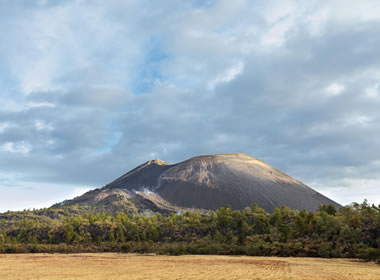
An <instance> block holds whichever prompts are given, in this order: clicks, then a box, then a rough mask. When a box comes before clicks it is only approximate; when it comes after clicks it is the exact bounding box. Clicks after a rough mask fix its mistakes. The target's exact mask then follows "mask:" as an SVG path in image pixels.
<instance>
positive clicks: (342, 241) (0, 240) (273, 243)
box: [0, 200, 380, 263]
mask: <svg viewBox="0 0 380 280" xmlns="http://www.w3.org/2000/svg"><path fill="white" fill-rule="evenodd" d="M40 252H46V253H76V252H120V253H156V254H168V255H182V254H223V255H249V256H297V257H323V258H361V259H363V260H367V261H376V262H378V263H380V205H378V206H375V205H373V204H372V205H370V204H369V203H368V202H367V201H366V200H365V201H364V202H363V203H361V204H359V203H352V204H350V205H349V206H345V207H342V208H340V209H339V210H336V209H335V208H334V207H333V206H325V205H321V206H320V207H319V209H318V210H317V211H315V212H307V211H305V210H303V211H294V210H291V209H289V208H288V207H286V206H283V207H281V208H277V209H275V211H274V212H273V213H266V212H265V211H264V210H263V209H261V208H259V207H258V206H257V205H256V204H255V205H252V207H247V208H245V209H244V210H242V211H237V210H233V209H231V207H229V206H227V207H225V208H220V209H218V210H216V211H209V212H208V213H206V214H204V213H202V214H200V213H197V212H196V211H194V212H186V213H170V214H169V215H160V214H156V213H153V212H150V213H144V215H141V213H140V214H139V213H130V212H126V211H121V212H118V213H112V214H111V213H107V212H106V211H97V209H94V208H91V207H86V206H77V205H74V206H62V207H52V208H46V209H40V210H24V211H19V212H10V211H8V212H6V213H3V214H0V253H40Z"/></svg>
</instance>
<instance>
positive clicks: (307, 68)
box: [0, 0, 380, 212]
mask: <svg viewBox="0 0 380 280" xmlns="http://www.w3.org/2000/svg"><path fill="white" fill-rule="evenodd" d="M379 31H380V1H378V0H373V1H371V0H362V1H356V0H322V1H321V0H315V1H314V0H309V1H291V0H289V1H288V0H279V1H271V0H270V1H261V0H234V1H230V0H210V1H206V0H205V1H201V0H187V1H175V0H162V1H155V0H151V1H149V0H120V1H118V0H113V1H103V0H91V1H90V0H88V1H86V0H66V1H63V0H56V1H54V0H51V1H49V0H45V1H42V0H40V1H37V0H0V36H1V39H0V212H4V211H7V210H22V209H32V208H40V207H48V206H50V205H52V204H54V203H56V202H59V201H62V200H64V199H68V198H72V197H75V196H77V195H80V194H82V193H84V192H85V191H87V190H90V189H93V188H97V187H101V186H103V185H105V184H107V183H109V182H110V181H112V180H113V179H115V178H117V177H119V176H120V175H122V174H124V173H125V172H127V171H129V170H130V169H132V168H134V167H136V166H137V165H139V164H141V163H143V162H145V161H147V160H151V159H161V160H165V161H168V162H170V163H177V162H180V161H183V160H186V159H188V158H190V157H193V156H197V155H203V154H216V153H234V152H240V153H246V154H249V155H252V156H254V157H256V158H258V159H260V160H263V161H265V162H267V163H269V164H271V165H273V166H274V167H276V168H278V169H280V170H282V171H283V172H285V173H287V174H289V175H291V176H293V177H294V178H296V179H298V180H300V181H302V182H303V183H305V184H307V185H309V186H310V187H312V188H314V189H315V190H317V191H319V192H321V193H322V194H324V195H327V196H329V197H330V198H332V199H334V200H335V201H337V202H338V203H341V204H343V205H347V204H349V203H351V202H354V201H356V202H362V201H363V200H364V199H365V198H366V199H368V200H369V202H370V203H375V204H379V203H380V55H379V50H380V36H379Z"/></svg>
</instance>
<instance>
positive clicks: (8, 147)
mask: <svg viewBox="0 0 380 280" xmlns="http://www.w3.org/2000/svg"><path fill="white" fill-rule="evenodd" d="M31 149H32V146H31V145H30V144H29V143H27V142H25V141H20V142H7V143H4V144H2V145H1V146H0V151H2V152H8V153H20V154H27V153H29V152H30V151H31Z"/></svg>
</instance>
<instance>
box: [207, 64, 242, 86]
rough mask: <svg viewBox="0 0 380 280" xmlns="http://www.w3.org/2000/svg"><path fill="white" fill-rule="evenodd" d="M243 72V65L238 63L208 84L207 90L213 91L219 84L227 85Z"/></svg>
mask: <svg viewBox="0 0 380 280" xmlns="http://www.w3.org/2000/svg"><path fill="white" fill-rule="evenodd" d="M243 71H244V63H243V62H242V61H239V62H237V63H235V64H234V65H232V66H231V67H229V68H227V69H226V70H225V71H224V72H223V73H222V74H221V75H219V76H218V77H217V78H216V79H214V80H213V81H211V82H210V83H209V86H208V87H209V89H211V90H212V89H214V88H215V86H217V85H218V84H220V83H228V82H230V81H232V80H233V79H235V78H236V76H238V75H239V74H241V73H242V72H243Z"/></svg>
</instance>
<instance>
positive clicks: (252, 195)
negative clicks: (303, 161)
mask: <svg viewBox="0 0 380 280" xmlns="http://www.w3.org/2000/svg"><path fill="white" fill-rule="evenodd" d="M116 194H117V195H118V196H120V195H121V196H122V197H124V198H125V200H132V201H134V203H136V202H138V204H139V205H143V206H144V207H145V208H148V209H151V210H156V209H157V208H160V209H163V208H164V209H168V210H169V211H170V210H171V211H173V210H175V209H190V208H196V209H209V210H215V209H218V208H220V207H225V206H227V205H230V206H231V207H232V208H233V209H243V208H245V207H249V206H252V205H253V204H254V203H257V204H258V206H259V207H261V208H264V209H265V210H266V211H267V212H272V211H273V210H274V209H275V208H278V207H281V206H283V205H285V206H288V207H289V208H291V209H294V210H303V209H306V210H308V211H313V210H316V209H317V208H318V207H319V206H320V205H321V204H324V205H333V206H335V207H338V208H339V207H340V205H339V204H338V203H336V202H334V201H332V200H331V199H329V198H327V197H325V196H323V195H322V194H320V193H318V192H317V191H315V190H313V189H312V188H310V187H308V186H306V185H305V184H303V183H301V182H299V181H297V180H296V179H294V178H292V177H290V176H288V175H286V174H284V173H283V172H281V171H279V170H277V169H275V168H273V167H272V166H271V165H269V164H266V163H264V162H262V161H260V160H258V159H256V158H254V157H252V156H249V155H246V154H217V155H205V156H197V157H193V158H190V159H188V160H186V161H183V162H180V163H177V164H172V165H171V164H169V163H167V162H165V161H161V160H151V161H148V162H146V163H144V164H142V165H140V166H138V167H136V168H135V169H133V170H131V171H129V172H128V173H126V174H124V175H123V176H121V177H120V178H118V179H116V180H114V181H113V182H111V183H109V184H107V185H106V186H104V187H103V188H101V189H98V190H94V191H90V192H88V193H86V194H84V195H83V196H81V197H78V198H75V199H74V200H71V201H67V202H66V203H69V204H84V205H98V204H101V203H103V202H104V200H105V199H109V196H112V195H116ZM152 208H153V209H152Z"/></svg>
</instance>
